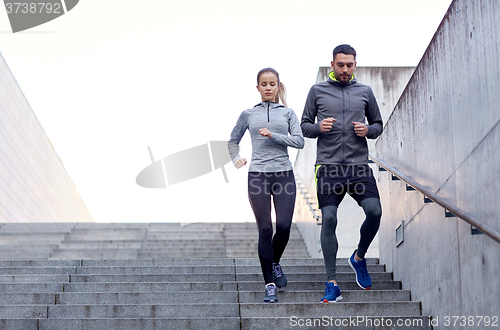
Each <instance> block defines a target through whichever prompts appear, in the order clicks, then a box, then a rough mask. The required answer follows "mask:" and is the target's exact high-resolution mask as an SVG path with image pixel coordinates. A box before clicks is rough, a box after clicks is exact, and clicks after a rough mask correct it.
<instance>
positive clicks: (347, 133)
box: [228, 45, 382, 303]
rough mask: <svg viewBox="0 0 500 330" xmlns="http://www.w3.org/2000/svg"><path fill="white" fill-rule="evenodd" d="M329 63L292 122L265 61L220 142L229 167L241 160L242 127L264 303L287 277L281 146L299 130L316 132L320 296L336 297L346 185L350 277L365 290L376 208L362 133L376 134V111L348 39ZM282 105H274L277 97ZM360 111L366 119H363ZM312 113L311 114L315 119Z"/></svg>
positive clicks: (298, 143)
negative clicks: (353, 232) (357, 216)
mask: <svg viewBox="0 0 500 330" xmlns="http://www.w3.org/2000/svg"><path fill="white" fill-rule="evenodd" d="M331 67H332V69H333V71H332V72H330V74H329V77H328V81H326V82H322V83H318V84H316V85H314V86H313V87H312V88H311V90H310V91H309V94H308V96H307V100H306V104H305V107H304V112H303V114H302V121H301V123H300V124H299V122H298V119H297V116H296V115H295V113H294V112H293V110H292V109H289V108H287V105H286V100H285V87H284V85H283V84H282V83H281V82H280V79H279V75H278V72H276V71H275V70H274V69H271V68H266V69H263V70H261V71H260V72H259V73H258V75H257V90H258V91H259V92H260V95H261V98H262V102H261V103H259V104H257V105H256V106H255V107H253V108H251V109H248V110H245V111H243V112H242V114H241V115H240V117H239V119H238V122H237V123H236V126H235V127H234V129H233V131H232V133H231V139H230V140H229V143H228V148H229V153H230V155H231V158H232V160H233V163H234V166H236V168H241V167H243V166H245V165H246V163H247V161H246V159H244V158H242V157H241V156H240V155H239V153H238V144H239V143H240V141H241V138H242V137H243V135H244V134H245V132H246V130H249V131H250V135H251V139H252V161H251V164H250V167H249V172H248V196H249V199H250V204H251V206H252V210H253V212H254V214H255V218H256V220H257V228H258V231H259V243H258V254H259V259H260V264H261V267H262V273H263V275H264V281H265V283H266V286H265V298H264V302H268V303H272V302H278V298H277V295H276V291H277V288H282V287H285V286H286V284H287V280H286V277H285V275H284V274H283V271H282V269H281V266H280V264H279V262H280V258H281V256H282V254H283V252H284V250H285V247H286V244H287V243H288V238H289V235H290V227H291V223H292V217H293V211H294V205H295V195H296V186H295V178H294V174H293V170H292V164H291V162H290V160H289V159H288V153H287V147H288V146H290V147H294V148H298V149H302V148H303V147H304V139H303V136H306V137H308V138H318V150H317V158H316V191H317V195H318V202H319V207H320V209H321V216H322V227H321V247H322V250H323V257H324V261H325V268H326V275H327V282H326V283H325V285H326V288H325V295H324V297H323V298H321V301H322V302H324V303H328V302H332V301H340V300H342V295H341V292H340V289H339V287H338V285H337V281H336V258H337V250H338V243H337V237H336V235H335V229H336V227H337V208H338V206H339V204H340V202H341V201H342V199H343V198H344V196H345V193H346V192H347V193H348V194H349V195H350V196H351V197H352V198H354V199H355V200H356V201H357V202H358V204H359V205H360V206H361V207H362V208H363V210H364V212H365V214H366V219H365V221H364V222H363V224H362V226H361V230H360V233H361V237H360V241H359V244H358V248H357V249H356V250H355V251H354V252H353V254H352V255H351V257H350V258H349V260H348V261H349V264H350V266H351V267H352V268H353V270H354V271H355V272H356V282H357V284H358V285H359V286H360V287H361V288H362V289H365V290H367V289H370V287H371V285H372V281H371V278H370V275H369V274H368V271H367V269H366V261H365V259H364V256H365V253H366V251H367V250H368V247H369V246H370V244H371V242H372V241H373V238H374V237H375V235H376V233H377V231H378V228H379V225H380V218H381V215H382V209H381V206H380V197H379V193H378V189H377V185H376V182H375V179H374V177H373V174H372V171H371V169H370V168H369V167H368V147H367V142H366V138H370V139H375V138H377V137H378V136H379V135H380V134H381V133H382V117H381V115H380V111H379V108H378V105H377V101H376V100H375V96H374V95H373V92H372V90H371V88H370V87H369V86H366V85H363V84H360V83H358V82H356V79H355V78H354V70H355V69H356V51H355V50H354V49H353V48H352V47H351V46H349V45H339V46H337V47H336V48H335V49H334V50H333V61H331ZM280 99H281V102H282V103H283V105H284V106H283V105H281V104H279V103H278V102H279V100H280ZM365 117H366V119H367V121H368V124H364V122H365ZM316 119H317V120H316ZM271 195H272V196H273V202H274V208H275V211H276V233H275V235H274V236H273V227H272V222H271Z"/></svg>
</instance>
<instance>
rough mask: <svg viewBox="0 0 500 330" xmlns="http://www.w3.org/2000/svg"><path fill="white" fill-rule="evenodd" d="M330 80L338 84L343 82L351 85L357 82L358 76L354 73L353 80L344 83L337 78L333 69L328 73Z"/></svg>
mask: <svg viewBox="0 0 500 330" xmlns="http://www.w3.org/2000/svg"><path fill="white" fill-rule="evenodd" d="M328 82H330V83H337V84H341V85H350V84H354V83H355V82H356V77H354V74H352V77H351V80H349V81H348V82H347V83H342V82H340V81H338V80H337V78H335V75H334V74H333V71H331V72H330V73H328Z"/></svg>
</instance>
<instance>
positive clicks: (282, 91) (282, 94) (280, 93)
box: [275, 82, 288, 108]
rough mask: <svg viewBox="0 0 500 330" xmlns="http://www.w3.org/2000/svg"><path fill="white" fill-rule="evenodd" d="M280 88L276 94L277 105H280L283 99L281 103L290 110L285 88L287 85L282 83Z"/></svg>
mask: <svg viewBox="0 0 500 330" xmlns="http://www.w3.org/2000/svg"><path fill="white" fill-rule="evenodd" d="M279 84H280V85H279V87H278V93H277V94H276V100H275V102H276V103H279V101H280V99H281V103H282V104H283V105H284V106H285V108H288V106H287V104H286V88H285V85H284V84H283V83H282V82H280V83H279Z"/></svg>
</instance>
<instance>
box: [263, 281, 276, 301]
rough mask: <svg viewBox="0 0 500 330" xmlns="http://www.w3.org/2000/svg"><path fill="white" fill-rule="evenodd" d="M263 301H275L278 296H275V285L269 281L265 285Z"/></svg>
mask: <svg viewBox="0 0 500 330" xmlns="http://www.w3.org/2000/svg"><path fill="white" fill-rule="evenodd" d="M264 302H265V303H277V302H278V297H277V296H276V285H274V284H273V283H270V284H268V285H266V297H265V298H264Z"/></svg>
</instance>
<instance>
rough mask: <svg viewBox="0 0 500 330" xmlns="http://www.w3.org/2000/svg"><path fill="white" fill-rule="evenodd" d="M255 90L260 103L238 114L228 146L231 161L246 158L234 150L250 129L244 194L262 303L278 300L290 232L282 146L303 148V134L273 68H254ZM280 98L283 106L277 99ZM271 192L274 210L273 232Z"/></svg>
mask: <svg viewBox="0 0 500 330" xmlns="http://www.w3.org/2000/svg"><path fill="white" fill-rule="evenodd" d="M257 90H258V91H259V93H260V96H261V98H262V102H261V103H259V104H257V105H256V106H255V107H253V108H251V109H248V110H245V111H243V112H242V113H241V115H240V117H239V118H238V122H237V123H236V126H235V127H234V129H233V131H232V133H231V139H230V140H229V144H228V147H229V153H230V154H231V158H232V160H233V163H234V166H235V167H236V168H241V167H243V166H245V165H246V163H247V161H246V159H245V158H242V157H241V156H240V155H239V153H238V145H239V143H240V141H241V138H242V137H243V135H244V134H245V132H246V130H248V131H249V132H250V136H251V139H252V160H251V163H250V167H249V169H248V197H249V199H250V205H251V206H252V210H253V212H254V214H255V219H256V220H257V228H258V230H259V244H258V253H259V259H260V265H261V267H262V273H263V275H264V281H265V283H266V287H265V298H264V302H266V303H273V302H278V298H277V295H276V287H278V288H282V287H285V286H286V284H287V280H286V277H285V275H284V274H283V271H282V269H281V266H280V264H279V261H280V258H281V256H282V254H283V252H284V251H285V247H286V244H287V243H288V238H289V237H290V227H291V225H292V216H293V210H294V207H295V195H296V186H295V177H294V175H293V170H292V163H291V162H290V160H289V158H288V152H287V147H288V146H290V147H294V148H298V149H302V148H303V147H304V138H303V136H302V131H301V129H300V124H299V121H298V119H297V116H296V115H295V113H294V112H293V110H292V109H289V108H287V107H286V100H285V86H284V85H283V84H282V83H281V82H280V79H279V74H278V72H276V70H274V69H272V68H265V69H262V70H261V71H259V73H258V75H257ZM280 99H281V101H282V103H283V104H284V106H283V105H281V104H279V103H278V102H279V100H280ZM289 134H290V135H289ZM271 196H272V199H273V202H274V208H275V210H276V234H275V235H274V237H273V226H272V222H271Z"/></svg>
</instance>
